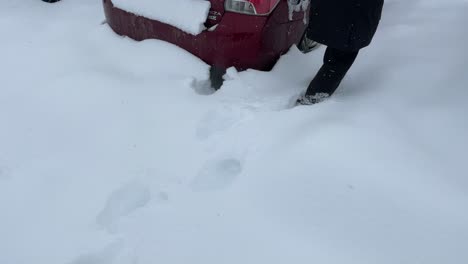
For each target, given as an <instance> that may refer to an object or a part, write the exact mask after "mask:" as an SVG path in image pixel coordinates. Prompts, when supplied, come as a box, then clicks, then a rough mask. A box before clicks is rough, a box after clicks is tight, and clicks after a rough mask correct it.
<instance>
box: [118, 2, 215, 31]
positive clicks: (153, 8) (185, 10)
mask: <svg viewBox="0 0 468 264" xmlns="http://www.w3.org/2000/svg"><path fill="white" fill-rule="evenodd" d="M112 3H113V4H114V6H115V7H118V8H120V9H122V10H126V11H128V12H131V13H134V14H137V15H140V16H144V17H147V18H151V19H154V20H158V21H161V22H164V23H166V24H169V25H172V26H174V27H177V28H179V29H181V30H183V31H185V32H187V33H190V34H192V35H198V34H200V33H201V32H202V31H203V30H204V29H205V26H204V25H203V24H204V23H205V21H206V18H207V17H208V11H210V6H211V3H210V1H207V0H112Z"/></svg>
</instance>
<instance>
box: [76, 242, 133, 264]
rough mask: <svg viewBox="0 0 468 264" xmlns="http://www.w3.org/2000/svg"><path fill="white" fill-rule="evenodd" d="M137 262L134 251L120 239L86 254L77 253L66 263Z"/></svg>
mask: <svg viewBox="0 0 468 264" xmlns="http://www.w3.org/2000/svg"><path fill="white" fill-rule="evenodd" d="M120 263H138V260H137V258H136V256H135V255H134V252H133V251H132V250H130V249H129V248H126V247H125V245H124V242H123V241H122V240H119V241H116V242H113V243H111V244H109V245H107V246H106V247H104V248H102V249H100V250H96V251H93V252H90V253H87V254H82V255H79V256H78V257H76V258H75V260H73V261H71V262H69V263H68V264H120Z"/></svg>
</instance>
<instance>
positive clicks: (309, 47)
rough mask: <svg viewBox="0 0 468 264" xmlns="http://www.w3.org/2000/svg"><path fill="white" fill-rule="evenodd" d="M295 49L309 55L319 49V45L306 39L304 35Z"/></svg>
mask: <svg viewBox="0 0 468 264" xmlns="http://www.w3.org/2000/svg"><path fill="white" fill-rule="evenodd" d="M297 47H298V48H299V50H300V51H302V53H309V52H311V51H313V50H314V49H316V48H318V47H320V44H319V43H318V42H316V41H313V40H311V39H309V38H308V37H307V34H306V33H304V35H303V36H302V39H301V41H300V42H299V44H298V45H297Z"/></svg>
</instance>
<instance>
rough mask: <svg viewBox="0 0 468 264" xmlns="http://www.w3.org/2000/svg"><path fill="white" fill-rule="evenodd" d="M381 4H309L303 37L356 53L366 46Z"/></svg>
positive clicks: (335, 0)
mask: <svg viewBox="0 0 468 264" xmlns="http://www.w3.org/2000/svg"><path fill="white" fill-rule="evenodd" d="M383 4H384V0H311V3H310V22H309V23H310V24H309V28H308V31H307V36H308V37H309V38H310V39H313V40H315V41H317V42H319V43H321V44H324V45H326V46H329V47H332V48H335V49H340V50H343V51H357V50H359V49H361V48H364V47H366V46H368V45H369V44H370V43H371V41H372V38H373V37H374V34H375V31H376V30H377V26H378V25H379V21H380V17H381V14H382V8H383Z"/></svg>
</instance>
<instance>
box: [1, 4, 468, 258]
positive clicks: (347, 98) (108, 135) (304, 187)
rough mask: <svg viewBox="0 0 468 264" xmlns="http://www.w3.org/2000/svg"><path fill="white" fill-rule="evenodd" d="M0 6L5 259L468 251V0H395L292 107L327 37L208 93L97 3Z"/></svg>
mask: <svg viewBox="0 0 468 264" xmlns="http://www.w3.org/2000/svg"><path fill="white" fill-rule="evenodd" d="M0 5H1V8H0V36H2V37H1V41H0V57H1V61H0V72H1V74H0V126H1V127H0V128H1V129H0V263H2V264H3V263H4V264H13V263H14V264H31V263H35V264H65V263H66V264H111V263H112V264H136V263H137V264H150V263H167V264H175V263H181V264H187V263H236V264H238V263H321V264H330V263H337V264H347V263H356V264H366V263H368V264H376V263H379V264H386V263H388V264H395V263H398V264H414V263H424V264H430V263H437V264H445V263H451V264H463V263H467V262H468V251H467V245H468V177H467V175H468V169H467V167H466V161H467V158H466V157H467V147H468V141H467V135H468V120H467V118H466V113H468V104H467V103H466V100H467V99H468V91H467V89H466V88H467V86H468V76H467V75H466V72H467V68H468V62H467V61H468V53H467V52H466V47H467V46H468V36H466V34H465V32H466V29H465V28H466V25H467V24H468V16H466V13H467V11H468V1H466V0H444V1H441V0H412V1H407V0H387V1H386V6H385V14H384V16H383V21H382V24H381V27H380V29H379V32H378V34H377V36H376V39H375V41H374V43H373V44H372V46H371V47H369V48H367V49H365V50H363V51H362V53H361V55H360V57H359V58H358V61H357V63H356V65H355V67H354V68H353V69H352V70H351V72H350V74H349V76H348V78H347V79H346V80H345V82H344V83H343V85H342V87H341V89H340V90H339V92H338V94H336V96H335V97H333V98H332V99H330V100H329V101H327V102H324V103H321V104H319V105H316V106H309V107H296V108H290V106H291V102H293V101H294V99H295V97H296V96H297V95H298V94H299V93H300V92H301V91H302V90H303V89H304V88H305V87H306V85H307V83H308V82H309V80H310V78H312V76H313V74H314V73H315V72H316V70H317V68H318V67H319V66H320V60H321V56H322V54H323V48H322V49H320V50H318V51H317V52H314V53H313V54H310V55H302V54H300V52H299V51H298V50H297V49H296V48H292V49H291V51H290V52H289V53H288V54H287V55H285V56H284V57H283V58H282V59H281V60H280V61H279V63H278V64H277V66H276V67H275V68H274V70H273V71H271V72H258V71H253V70H249V71H246V72H241V73H237V72H236V71H234V70H232V69H231V70H230V71H229V73H228V75H227V76H226V78H227V79H228V80H227V81H226V83H225V85H224V86H223V87H222V89H221V90H220V91H218V92H216V93H214V94H210V92H209V90H207V88H206V84H205V81H206V79H207V77H208V66H207V65H206V64H204V63H203V62H202V61H200V60H199V59H197V58H195V57H193V56H191V55H190V54H188V53H187V52H185V51H183V50H181V49H179V48H177V47H174V46H172V45H170V44H167V43H164V42H161V41H156V40H153V41H144V42H140V43H137V42H134V41H132V40H129V39H126V38H122V37H119V36H117V35H115V34H114V33H113V32H112V31H111V30H110V29H109V28H108V27H107V26H106V25H102V24H101V22H102V21H103V12H102V7H101V3H100V1H96V0H80V1H76V0H63V2H60V3H58V4H54V5H48V4H45V3H43V2H41V1H38V0H22V1H10V0H0Z"/></svg>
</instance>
